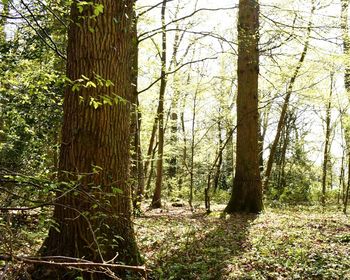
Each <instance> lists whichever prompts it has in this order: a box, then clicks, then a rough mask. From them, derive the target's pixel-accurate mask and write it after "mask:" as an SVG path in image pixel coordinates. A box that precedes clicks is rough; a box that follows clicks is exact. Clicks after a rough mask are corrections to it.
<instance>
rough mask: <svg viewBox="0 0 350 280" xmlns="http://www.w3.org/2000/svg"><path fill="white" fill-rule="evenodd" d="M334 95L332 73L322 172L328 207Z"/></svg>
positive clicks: (322, 197)
mask: <svg viewBox="0 0 350 280" xmlns="http://www.w3.org/2000/svg"><path fill="white" fill-rule="evenodd" d="M332 94H333V73H331V88H330V92H329V97H328V98H329V100H328V105H327V110H326V137H325V144H324V153H323V171H322V196H321V203H322V205H323V206H325V205H326V187H327V171H328V161H329V159H328V157H329V150H330V149H329V148H330V145H329V142H330V135H331V109H332Z"/></svg>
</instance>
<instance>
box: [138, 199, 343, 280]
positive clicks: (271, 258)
mask: <svg viewBox="0 0 350 280" xmlns="http://www.w3.org/2000/svg"><path fill="white" fill-rule="evenodd" d="M223 207H224V205H216V206H215V207H214V211H213V213H211V214H210V215H205V214H204V210H203V209H198V210H197V211H195V212H194V213H192V212H191V211H190V210H189V208H187V207H181V208H175V207H168V208H167V207H165V209H162V210H160V209H158V210H151V211H145V212H144V214H143V215H142V216H141V217H139V218H137V219H136V221H135V223H136V233H137V239H138V242H139V247H140V250H141V252H142V254H143V256H144V259H145V263H146V265H147V267H148V268H149V269H151V270H152V272H151V273H150V275H149V277H150V279H166V280H170V279H184V280H189V279H200V280H205V279H214V280H216V279H253V280H259V279H276V280H278V279H327V280H328V279H350V219H349V217H348V216H345V215H344V214H342V213H341V212H340V211H339V210H336V209H327V210H323V209H322V208H320V207H287V208H284V209H275V208H267V209H266V210H265V211H264V212H263V213H262V214H260V215H231V216H229V215H227V216H226V217H222V216H221V213H222V209H223Z"/></svg>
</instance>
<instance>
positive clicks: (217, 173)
mask: <svg viewBox="0 0 350 280" xmlns="http://www.w3.org/2000/svg"><path fill="white" fill-rule="evenodd" d="M221 129H222V128H221V120H219V121H218V135H219V149H218V157H219V160H218V163H217V165H216V170H215V175H214V182H213V184H214V186H213V191H214V193H215V192H216V191H217V189H218V186H219V179H220V173H221V165H222V159H223V157H222V152H223V150H222V145H223V140H222V133H221Z"/></svg>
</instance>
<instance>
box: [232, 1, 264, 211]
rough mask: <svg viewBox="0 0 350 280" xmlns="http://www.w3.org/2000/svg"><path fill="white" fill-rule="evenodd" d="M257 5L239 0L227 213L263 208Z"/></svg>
mask: <svg viewBox="0 0 350 280" xmlns="http://www.w3.org/2000/svg"><path fill="white" fill-rule="evenodd" d="M258 32H259V3H258V1H255V0H240V1H239V15H238V69H237V74H238V94H237V147H236V151H237V152H236V154H237V156H236V172H235V178H234V183H233V189H232V194H231V198H230V201H229V203H228V205H227V207H226V208H225V212H226V213H234V212H248V213H258V212H260V211H261V210H262V208H263V203H262V188H261V178H260V171H259V127H258V126H259V112H258V77H259V50H258V42H259V34H258Z"/></svg>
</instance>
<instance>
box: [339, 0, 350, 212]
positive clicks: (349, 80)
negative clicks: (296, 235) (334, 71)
mask: <svg viewBox="0 0 350 280" xmlns="http://www.w3.org/2000/svg"><path fill="white" fill-rule="evenodd" d="M348 14H349V1H347V0H342V1H341V30H342V37H343V53H344V55H345V59H346V61H347V60H348V58H349V55H350V38H349V23H348V19H349V17H348ZM344 84H345V91H346V93H347V95H348V96H349V93H350V67H349V64H348V63H345V74H344ZM348 133H349V129H348V128H347V127H345V128H344V136H345V143H346V150H347V154H348V160H349V162H348V182H347V185H346V190H345V192H344V208H343V211H344V213H346V210H347V204H348V198H349V186H350V152H349V150H350V137H349V135H348Z"/></svg>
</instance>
